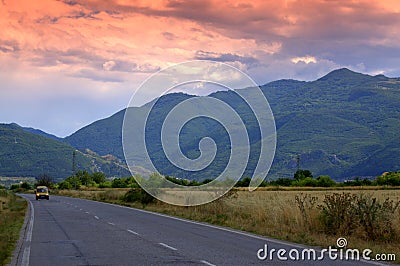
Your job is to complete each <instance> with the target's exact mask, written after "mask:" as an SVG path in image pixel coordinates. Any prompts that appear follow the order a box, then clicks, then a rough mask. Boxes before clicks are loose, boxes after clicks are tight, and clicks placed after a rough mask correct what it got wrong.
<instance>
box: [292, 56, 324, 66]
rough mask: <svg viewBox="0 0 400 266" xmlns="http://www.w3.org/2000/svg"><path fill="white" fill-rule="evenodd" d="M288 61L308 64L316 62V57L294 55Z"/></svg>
mask: <svg viewBox="0 0 400 266" xmlns="http://www.w3.org/2000/svg"><path fill="white" fill-rule="evenodd" d="M290 61H292V62H293V63H295V64H297V63H299V62H303V63H306V64H310V63H314V64H315V63H317V59H316V58H315V57H314V56H309V55H307V56H300V57H294V58H292V59H291V60H290Z"/></svg>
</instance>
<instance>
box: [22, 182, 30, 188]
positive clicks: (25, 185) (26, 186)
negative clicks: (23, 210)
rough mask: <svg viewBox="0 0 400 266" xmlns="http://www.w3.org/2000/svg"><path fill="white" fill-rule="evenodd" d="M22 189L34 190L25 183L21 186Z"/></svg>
mask: <svg viewBox="0 0 400 266" xmlns="http://www.w3.org/2000/svg"><path fill="white" fill-rule="evenodd" d="M21 188H23V189H26V190H29V189H32V186H31V185H30V184H29V183H27V182H24V183H22V184H21Z"/></svg>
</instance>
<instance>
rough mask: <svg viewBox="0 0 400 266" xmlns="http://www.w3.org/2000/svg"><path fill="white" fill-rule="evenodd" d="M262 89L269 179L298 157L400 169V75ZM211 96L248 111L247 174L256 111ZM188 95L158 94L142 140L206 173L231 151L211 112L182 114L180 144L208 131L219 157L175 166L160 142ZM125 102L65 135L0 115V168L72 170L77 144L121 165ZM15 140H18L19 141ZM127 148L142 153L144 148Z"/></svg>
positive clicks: (307, 163) (163, 161)
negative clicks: (200, 165)
mask: <svg viewBox="0 0 400 266" xmlns="http://www.w3.org/2000/svg"><path fill="white" fill-rule="evenodd" d="M249 89H250V88H247V89H243V90H249ZM261 90H262V92H263V93H264V94H265V96H266V97H267V99H268V101H269V104H270V106H271V109H272V111H273V114H274V117H275V123H276V130H277V148H276V154H275V158H274V162H273V165H272V167H271V170H270V174H269V175H268V178H269V179H275V178H278V177H291V176H293V173H294V172H295V171H296V169H297V168H298V167H299V168H302V169H308V170H310V171H312V172H313V173H314V175H315V176H317V175H329V176H331V177H332V178H334V179H336V180H344V179H348V178H351V177H354V176H363V177H365V176H377V175H380V174H381V173H382V172H385V171H398V170H400V160H399V159H398V158H400V146H399V143H400V134H399V132H400V79H399V78H388V77H386V76H383V75H377V76H370V75H365V74H361V73H356V72H353V71H351V70H349V69H346V68H344V69H338V70H335V71H332V72H330V73H329V74H327V75H325V76H324V77H322V78H320V79H318V80H315V81H310V82H305V81H296V80H278V81H274V82H270V83H268V84H266V85H263V86H261ZM209 96H210V97H214V98H217V99H219V100H222V101H224V102H225V103H227V104H228V105H230V106H231V107H232V108H233V109H234V110H235V111H236V112H237V113H238V114H239V115H240V117H241V118H242V119H243V120H244V122H245V124H246V129H247V131H248V132H249V140H250V147H251V154H250V158H249V161H248V164H247V168H246V171H245V174H244V175H246V176H250V175H251V174H252V171H254V167H255V165H256V163H257V160H258V156H259V145H260V134H259V132H258V131H257V123H256V120H255V117H254V115H252V113H251V111H250V109H249V107H248V106H247V105H246V104H245V103H244V102H243V101H242V100H241V99H240V97H238V95H237V94H236V93H235V92H233V91H218V92H215V93H212V94H210V95H209ZM192 97H197V96H193V95H187V94H183V93H172V94H167V95H164V96H162V97H161V98H160V99H158V101H157V102H156V104H155V105H154V107H153V109H152V111H151V113H150V114H151V115H150V117H149V120H148V123H149V125H151V127H150V129H149V130H148V132H146V138H148V139H147V140H148V143H150V145H149V147H148V150H149V153H150V158H151V159H152V160H153V162H154V163H155V164H156V165H157V170H158V171H159V172H161V173H162V174H166V175H171V176H176V177H180V178H187V179H196V180H201V179H207V178H211V179H212V178H213V177H215V176H217V175H218V173H219V172H220V171H221V169H222V168H223V167H224V165H225V164H226V162H227V158H229V154H230V150H229V136H228V135H227V134H226V131H225V130H224V128H223V127H222V126H221V125H219V124H218V123H216V122H215V121H213V120H211V119H206V118H199V119H195V120H193V121H191V122H190V123H187V124H186V125H185V126H184V127H183V128H182V131H181V134H180V140H179V141H180V147H181V150H182V153H183V154H185V155H186V156H187V157H189V158H192V159H194V158H197V157H198V156H199V155H200V151H199V141H200V139H202V138H203V137H211V138H212V139H213V140H214V141H215V143H216V144H217V148H218V150H217V153H216V157H215V162H214V161H213V163H212V164H211V165H210V166H209V167H207V168H205V169H203V170H202V171H199V172H185V171H182V170H180V169H178V168H177V167H175V166H174V165H173V164H171V163H169V162H168V160H167V158H166V156H165V154H164V153H163V151H162V148H161V147H162V146H161V145H160V130H159V128H160V126H161V124H162V121H163V120H164V119H165V117H166V115H167V114H168V112H169V111H170V110H172V108H173V107H174V106H175V105H176V104H177V103H179V102H182V101H184V100H186V99H189V98H192ZM148 108H149V104H145V105H143V106H141V107H135V108H129V112H132V113H131V114H132V117H136V118H137V119H140V117H141V116H142V115H143V112H144V111H145V110H148ZM125 111H126V110H121V111H119V112H118V113H116V114H114V115H112V116H111V117H109V118H106V119H102V120H99V121H96V122H94V123H92V124H90V125H88V126H86V127H84V128H82V129H80V130H78V131H77V132H75V133H73V134H72V135H70V136H68V137H66V138H64V139H59V138H57V137H55V136H51V135H48V134H47V133H44V132H43V131H39V130H34V129H27V128H22V127H19V126H18V125H15V124H11V125H0V145H1V147H2V149H1V150H0V176H32V175H33V176H34V175H36V174H38V173H40V172H51V173H52V174H54V175H55V176H57V177H60V178H63V177H66V176H68V175H70V174H71V173H72V170H71V165H72V157H71V154H72V152H73V150H74V149H78V150H79V151H80V152H79V158H80V159H79V167H80V168H82V169H88V170H90V171H95V170H96V168H97V170H104V171H105V172H107V171H108V172H107V174H108V175H115V176H121V175H127V174H128V173H127V171H126V168H125V167H124V166H123V165H122V162H123V161H124V154H123V149H122V144H121V142H122V141H121V140H122V123H123V118H124V114H125ZM15 138H16V139H17V141H15ZM15 142H20V143H15ZM18 144H21V147H18V148H17V146H18ZM22 144H24V145H22ZM133 156H138V157H140V154H136V155H135V154H133ZM107 158H113V159H112V160H107ZM96 165H97V166H96ZM110 165H111V166H112V167H110Z"/></svg>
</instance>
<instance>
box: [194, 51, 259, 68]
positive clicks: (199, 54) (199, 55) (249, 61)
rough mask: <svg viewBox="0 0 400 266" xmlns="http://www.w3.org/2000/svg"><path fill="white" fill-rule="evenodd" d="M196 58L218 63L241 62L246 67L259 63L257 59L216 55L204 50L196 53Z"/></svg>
mask: <svg viewBox="0 0 400 266" xmlns="http://www.w3.org/2000/svg"><path fill="white" fill-rule="evenodd" d="M194 58H195V59H200V60H214V61H218V62H240V63H243V64H245V65H255V64H257V63H258V60H257V59H256V58H254V57H250V56H241V55H237V54H232V53H214V52H207V51H202V50H200V51H196V54H195V57H194Z"/></svg>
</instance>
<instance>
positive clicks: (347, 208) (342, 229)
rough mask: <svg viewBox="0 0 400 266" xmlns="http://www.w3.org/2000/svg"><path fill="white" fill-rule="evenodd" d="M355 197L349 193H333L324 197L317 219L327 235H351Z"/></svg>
mask: <svg viewBox="0 0 400 266" xmlns="http://www.w3.org/2000/svg"><path fill="white" fill-rule="evenodd" d="M354 204H356V195H352V194H350V193H341V194H340V193H333V194H331V195H325V198H324V200H323V204H321V205H318V208H319V209H320V210H321V212H320V215H319V218H320V220H321V222H322V225H323V228H324V230H325V233H327V234H333V235H335V234H341V235H347V234H351V233H352V231H353V230H354V228H355V227H356V221H355V219H354V208H355V207H354Z"/></svg>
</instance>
